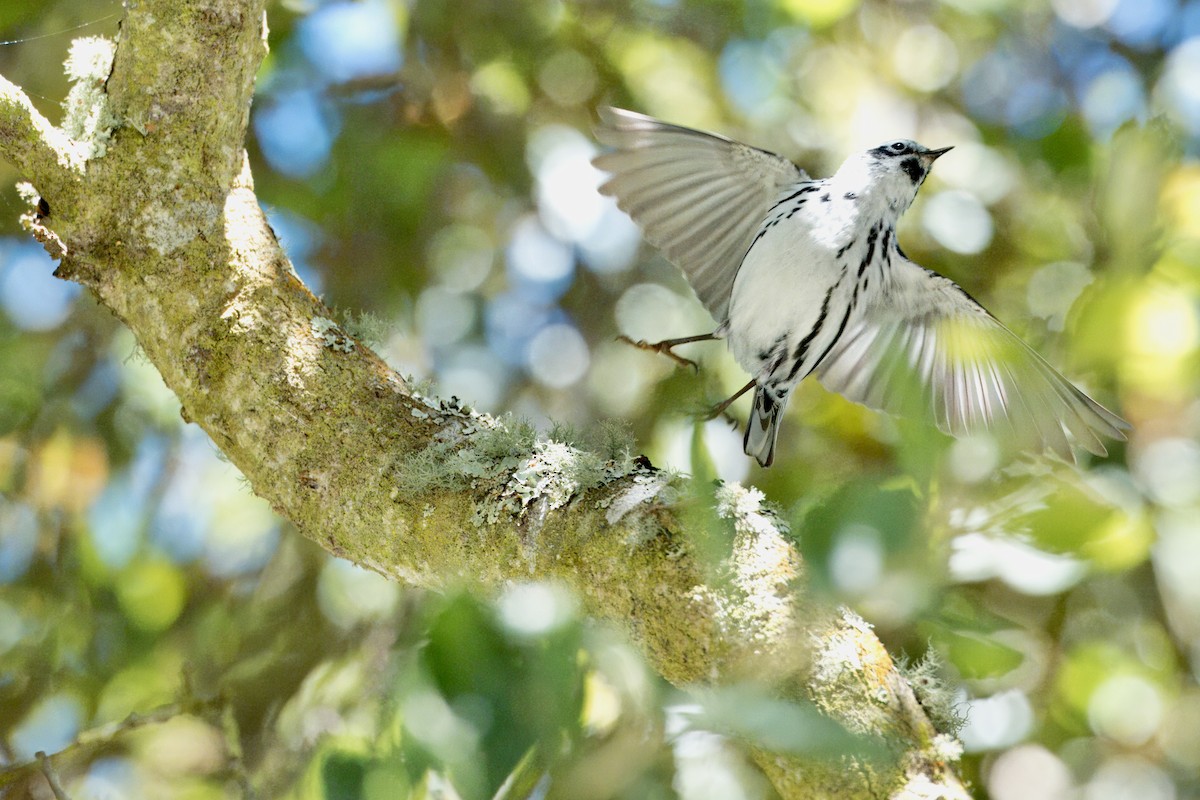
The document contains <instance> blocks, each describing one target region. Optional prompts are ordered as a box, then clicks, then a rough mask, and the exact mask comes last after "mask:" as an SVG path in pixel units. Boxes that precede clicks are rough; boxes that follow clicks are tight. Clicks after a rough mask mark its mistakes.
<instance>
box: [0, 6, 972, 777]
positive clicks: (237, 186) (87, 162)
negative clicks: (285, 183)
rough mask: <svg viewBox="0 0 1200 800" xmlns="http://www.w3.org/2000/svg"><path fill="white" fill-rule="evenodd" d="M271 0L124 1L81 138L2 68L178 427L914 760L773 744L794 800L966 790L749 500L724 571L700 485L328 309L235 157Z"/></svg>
mask: <svg viewBox="0 0 1200 800" xmlns="http://www.w3.org/2000/svg"><path fill="white" fill-rule="evenodd" d="M263 6H264V2H263V0H240V1H239V0H208V1H207V2H193V1H191V0H140V2H138V3H136V4H132V3H131V4H129V6H128V9H127V17H126V20H125V22H124V24H123V25H122V29H121V31H122V33H121V40H120V41H119V42H118V43H117V47H116V51H115V56H114V57H113V59H112V62H111V71H109V69H110V68H109V65H108V64H107V63H105V61H104V59H102V58H99V59H92V60H88V59H82V58H81V60H80V63H81V64H82V65H84V66H85V67H87V69H85V70H84V72H86V73H87V74H85V75H81V76H73V77H75V78H76V81H77V84H78V83H79V82H83V81H92V82H93V83H92V85H91V86H90V91H88V92H84V91H82V90H81V91H80V93H79V95H78V97H79V98H82V100H81V103H82V106H83V107H82V108H80V109H78V112H79V114H80V116H79V117H78V120H82V121H83V122H82V124H79V125H73V126H71V128H70V135H69V136H68V134H67V133H66V132H64V131H63V130H57V129H53V128H51V127H50V126H49V124H48V123H46V121H45V120H44V119H42V118H41V117H40V116H37V115H36V112H33V111H32V107H31V106H29V104H28V102H27V101H26V100H25V99H24V98H23V96H22V95H21V93H20V91H19V90H18V89H16V88H15V87H13V86H12V85H11V84H8V83H3V84H0V153H3V154H4V155H5V156H6V157H7V158H9V159H10V160H12V161H13V162H14V163H15V164H16V165H17V166H18V167H19V168H20V169H21V170H22V171H23V172H24V173H25V176H26V177H27V179H28V180H29V181H31V182H32V184H33V185H34V186H35V187H36V188H37V191H38V192H39V193H40V195H41V202H40V203H39V204H38V205H39V209H40V210H39V211H38V213H37V215H36V216H37V222H38V224H39V225H41V226H42V227H43V228H44V231H45V233H46V234H47V235H49V234H50V233H51V232H52V234H53V236H55V237H57V239H58V240H60V241H61V243H62V249H61V251H60V252H59V255H60V256H61V265H60V268H59V273H58V274H60V275H62V276H64V277H68V278H71V279H74V280H77V281H79V282H80V283H82V284H84V285H86V286H88V287H89V288H90V289H91V290H92V291H93V292H94V293H95V295H96V296H97V297H98V298H99V299H100V301H101V302H103V303H104V304H105V305H106V306H107V307H108V308H110V309H111V310H112V311H113V312H114V313H115V314H117V315H118V316H119V317H120V318H121V319H122V320H124V321H125V323H126V324H127V325H128V326H129V327H130V329H131V330H132V331H133V332H134V333H135V334H136V336H137V338H138V341H139V342H140V344H141V346H142V348H143V349H144V351H145V353H146V355H147V356H148V357H149V358H150V360H151V361H152V362H153V363H154V365H155V366H156V367H157V368H158V370H159V371H160V372H161V373H162V376H163V378H164V379H165V381H166V383H167V385H168V386H170V387H171V389H172V390H173V391H174V392H175V393H176V394H177V395H178V397H179V399H180V402H181V403H182V406H183V414H184V416H185V418H187V419H189V420H191V421H193V422H195V423H196V424H197V425H200V426H201V427H202V428H203V429H204V430H205V431H207V433H208V434H209V435H210V436H211V437H212V440H213V441H214V442H215V443H216V445H217V446H218V447H219V448H220V449H221V450H222V451H223V452H224V453H225V454H226V455H227V456H228V457H229V459H230V460H231V461H232V462H233V463H235V464H236V465H237V466H238V467H239V468H240V469H241V471H242V472H243V473H244V474H245V475H246V477H247V478H248V480H249V481H250V484H251V485H252V486H253V488H254V491H255V492H256V493H258V494H259V495H261V496H262V497H264V498H266V499H267V500H268V501H269V502H270V503H271V505H272V506H273V507H274V508H275V509H276V511H278V512H279V513H280V514H281V515H282V516H284V517H286V518H288V519H290V520H291V521H293V522H294V523H295V524H296V526H297V527H298V529H299V530H300V531H301V532H303V534H304V535H305V536H308V537H309V538H311V539H313V540H314V541H316V542H318V543H320V544H321V545H322V546H323V547H325V548H326V549H328V550H329V551H331V552H333V553H336V554H337V555H340V556H344V557H346V558H348V559H351V560H353V561H355V562H357V563H359V564H362V565H365V566H368V567H370V568H372V569H375V570H377V571H379V572H381V573H383V574H385V575H388V576H391V577H393V578H395V579H397V580H400V581H405V582H407V583H411V584H414V585H419V586H425V587H433V588H437V587H442V586H446V585H448V584H453V583H469V584H472V585H476V586H480V587H485V588H487V587H496V586H499V585H501V584H503V583H504V582H507V581H512V580H522V579H530V578H541V579H551V580H557V581H561V582H563V583H565V584H567V585H569V586H571V587H572V588H573V589H574V590H575V591H576V592H577V593H578V594H579V595H580V596H581V597H582V598H583V599H584V602H585V604H586V607H587V609H588V611H589V613H591V614H593V615H595V616H597V617H600V618H604V619H607V620H610V621H612V622H613V623H615V624H617V625H619V626H621V627H623V628H624V629H625V630H627V631H628V632H629V635H630V636H631V637H632V638H633V640H635V641H636V642H638V643H639V644H640V645H641V647H642V648H643V649H644V651H645V653H646V654H647V657H648V658H649V659H650V661H651V662H652V663H653V664H654V665H655V667H656V668H657V669H658V670H659V671H660V672H661V673H662V674H663V675H664V676H665V677H666V678H668V679H669V680H671V681H673V682H675V683H678V684H687V683H696V682H708V683H721V682H727V681H734V680H741V679H745V678H748V677H753V678H754V679H756V680H760V681H761V680H766V681H767V682H769V683H770V685H772V686H774V687H775V688H776V690H777V691H778V692H779V693H780V694H781V695H783V696H791V697H807V698H810V699H812V700H814V701H815V702H816V703H817V704H818V706H820V707H821V708H823V709H824V710H825V711H827V712H828V713H829V714H830V715H831V716H833V717H835V718H837V719H839V720H841V721H842V722H844V723H845V724H847V725H848V726H849V727H851V728H853V729H855V730H860V731H864V732H871V733H875V734H879V735H882V736H884V737H886V739H887V741H888V743H889V747H890V749H891V750H892V751H893V752H894V754H895V758H894V760H893V761H892V763H890V764H886V765H883V766H879V765H873V766H871V767H870V768H868V767H865V766H864V767H861V768H854V769H848V768H844V767H839V768H837V769H831V768H829V767H828V766H822V765H820V764H813V763H805V762H802V761H799V760H796V759H787V758H779V757H776V756H774V755H772V754H768V753H759V754H758V755H757V756H756V757H757V758H758V760H759V763H760V764H761V765H762V766H763V768H764V769H765V770H766V772H767V773H768V774H769V775H770V776H771V778H772V780H773V781H774V783H775V786H776V787H777V788H778V790H779V792H780V794H781V795H782V796H784V797H805V798H821V797H831V798H832V797H837V798H855V797H876V796H884V795H889V794H898V793H902V792H905V791H907V792H908V795H907V796H911V797H918V796H922V797H926V796H937V795H936V794H931V793H929V792H928V791H926V789H936V790H937V791H940V792H942V793H943V795H942V796H947V797H959V796H965V794H963V793H962V789H961V787H960V786H959V785H958V783H957V781H956V779H955V777H954V774H953V771H952V769H951V764H952V762H953V760H954V757H955V752H956V751H955V749H954V746H953V742H952V741H948V740H946V739H944V738H942V737H939V736H938V735H937V732H936V731H934V729H933V727H932V726H931V725H930V723H929V721H928V719H927V718H926V716H925V714H924V713H923V712H922V710H921V708H920V706H919V705H918V704H917V703H916V701H915V699H914V698H913V695H912V692H911V690H910V689H909V687H908V685H907V684H906V683H905V681H904V680H903V679H902V678H901V677H900V676H899V674H898V673H897V672H896V670H895V667H894V665H893V664H892V662H891V660H890V658H888V656H887V654H886V652H884V651H883V649H882V647H881V646H880V645H879V642H878V641H877V640H876V639H875V637H874V636H873V634H872V633H871V631H870V629H869V628H868V627H867V626H866V625H865V624H864V623H862V622H861V620H858V619H857V618H856V617H854V616H853V615H852V614H850V613H849V612H846V611H841V610H837V609H833V608H827V607H823V606H821V605H820V604H819V603H815V602H810V601H809V600H808V599H806V597H805V595H804V592H803V590H802V583H803V581H802V577H803V576H802V568H801V562H800V558H799V556H798V554H797V552H796V549H795V547H794V545H793V544H792V542H791V541H790V540H789V539H788V537H787V536H786V532H785V530H784V529H783V526H782V525H781V524H780V521H779V520H778V519H776V518H775V517H774V516H773V515H771V514H770V513H768V512H767V511H765V510H764V509H763V508H762V505H761V499H762V498H761V495H760V494H758V493H757V492H756V491H754V490H746V489H742V488H740V487H737V486H728V487H724V488H723V489H722V490H720V491H719V492H718V493H717V495H716V497H715V503H714V502H711V501H713V500H714V498H712V497H709V498H708V501H710V502H709V504H708V505H709V511H710V512H711V508H712V506H713V505H714V504H715V506H716V511H717V517H716V519H717V520H719V521H718V522H717V523H716V524H718V525H724V526H726V529H727V532H731V535H732V539H731V544H732V549H731V550H730V551H729V554H728V555H727V557H726V558H724V560H722V561H721V563H720V564H716V565H714V564H712V563H710V561H709V559H707V558H706V557H705V556H704V554H703V553H702V552H701V549H700V548H698V547H697V546H696V541H697V538H696V537H697V535H698V534H697V531H695V530H693V526H694V525H695V520H696V519H697V515H696V513H695V508H696V506H697V503H698V502H699V501H698V499H697V496H696V495H695V494H694V492H693V487H691V486H689V484H688V483H687V482H686V481H684V480H680V479H675V478H672V477H670V476H668V475H666V474H664V473H662V472H660V471H658V470H655V469H653V468H652V467H651V466H649V465H648V464H647V463H646V462H644V461H641V460H631V459H630V458H628V456H626V455H625V454H621V453H615V452H614V453H603V452H594V451H590V450H586V449H582V448H579V447H574V446H571V445H569V444H567V443H564V442H554V441H548V440H539V439H538V438H537V437H536V436H534V435H533V434H532V433H530V432H528V431H524V430H520V429H516V428H513V427H511V426H508V425H506V424H504V423H502V422H499V421H497V420H494V419H492V418H490V417H487V416H485V415H480V414H477V413H475V412H472V411H470V410H468V409H465V408H462V407H460V406H458V405H455V404H446V403H438V402H435V401H432V400H430V399H427V398H425V397H423V396H421V395H420V394H419V393H417V392H416V391H414V389H413V388H412V387H411V386H409V384H408V383H407V382H406V381H405V380H404V379H403V378H401V377H400V376H398V375H396V374H395V373H394V372H393V371H392V370H391V369H389V368H388V367H387V366H386V365H385V364H384V363H383V362H382V361H381V360H380V359H379V358H378V356H376V355H375V354H374V353H373V352H372V351H371V350H369V349H367V348H365V347H363V346H362V345H361V344H359V343H358V342H357V341H355V340H354V338H353V337H351V336H350V335H348V334H347V333H346V332H345V331H343V330H342V329H340V328H339V327H338V326H337V325H336V324H335V323H333V322H332V321H331V320H330V312H329V311H328V309H326V308H325V307H324V306H323V305H322V303H321V302H320V301H319V300H317V298H315V297H314V296H313V295H312V293H311V292H309V291H308V289H307V288H306V287H305V286H304V285H303V284H302V283H301V282H300V280H299V279H298V278H297V277H296V275H295V273H294V272H293V271H292V268H291V265H290V264H289V262H288V260H287V257H286V256H285V254H284V253H283V252H282V250H281V249H280V247H279V244H278V242H277V241H276V239H275V236H274V235H273V233H272V231H271V229H270V228H269V226H268V225H267V223H266V220H265V218H264V216H263V213H262V210H261V208H260V207H259V204H258V201H257V198H256V197H255V194H254V189H253V183H252V180H251V176H250V173H249V169H248V167H247V165H246V162H245V155H244V152H243V150H242V142H243V138H244V136H245V131H246V125H247V120H248V112H249V106H250V100H251V96H252V93H253V76H254V74H255V70H256V68H257V66H258V64H259V63H260V61H261V59H262V58H263V56H264V54H265V44H264V41H265V23H264V17H263ZM94 54H95V53H93V55H94ZM87 65H90V67H89V66H87ZM101 84H103V87H104V91H98V90H97V88H98V87H99V86H100V85H101ZM89 104H90V105H89ZM64 154H65V155H64ZM72 159H74V160H72ZM43 212H46V213H43ZM701 499H703V498H701ZM708 518H710V519H712V515H711V513H709V517H708ZM906 787H907V788H906Z"/></svg>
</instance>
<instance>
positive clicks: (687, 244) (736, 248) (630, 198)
mask: <svg viewBox="0 0 1200 800" xmlns="http://www.w3.org/2000/svg"><path fill="white" fill-rule="evenodd" d="M596 138H597V139H599V140H600V141H601V142H602V143H604V144H607V145H610V146H612V147H613V148H615V150H614V151H613V152H610V153H604V154H603V155H600V156H597V157H596V159H595V160H594V162H593V163H594V164H595V165H596V166H597V167H598V168H599V169H602V170H604V171H606V172H609V173H612V175H611V177H610V178H609V179H608V181H607V182H605V183H604V185H602V186H601V187H600V191H601V192H602V193H603V194H607V195H612V196H614V197H616V198H617V205H618V206H619V207H620V208H621V209H622V210H623V211H625V212H626V213H627V214H629V216H630V217H632V218H633V220H634V222H636V223H637V224H638V225H639V226H641V228H642V231H643V233H644V235H645V237H646V240H647V241H648V242H650V243H651V244H653V245H654V246H655V247H658V248H659V249H660V250H662V252H663V254H664V255H666V257H667V258H668V259H670V260H671V262H672V263H673V264H675V265H676V266H677V267H679V268H680V269H682V270H683V273H684V275H686V276H687V279H688V282H689V283H690V284H691V285H692V289H693V290H695V292H696V294H697V296H699V298H700V302H702V303H703V304H704V307H705V308H707V309H708V310H709V313H711V314H712V315H713V317H714V318H715V319H716V320H717V321H718V322H724V321H725V318H726V311H727V308H728V305H729V294H730V292H731V291H732V289H733V279H734V277H735V276H736V275H737V271H738V267H740V266H741V263H742V258H743V257H744V256H745V255H746V251H747V250H748V249H749V247H750V243H751V241H752V240H753V238H754V235H755V233H756V232H757V231H758V226H759V225H760V224H761V223H762V221H763V220H764V219H765V218H766V216H767V211H768V210H769V209H770V208H771V205H772V204H773V203H775V201H776V200H778V199H779V195H780V192H781V191H782V190H783V189H785V188H787V187H788V186H791V185H793V184H795V183H798V182H799V181H803V180H807V179H808V176H807V175H805V173H804V171H803V170H801V169H800V168H799V167H797V166H796V165H795V164H793V163H792V162H791V161H788V160H787V159H786V158H783V157H782V156H777V155H775V154H774V153H768V152H767V151H765V150H759V149H757V148H754V147H750V146H748V145H744V144H739V143H737V142H735V141H732V140H730V139H726V138H725V137H723V136H717V135H715V134H711V133H702V132H700V131H694V130H691V129H690V128H681V127H678V126H676V125H668V124H667V123H665V122H659V121H658V120H656V119H653V118H651V117H647V116H643V115H642V114H635V113H634V112H632V111H625V110H623V109H619V108H607V109H601V111H600V124H599V125H598V126H597V128H596Z"/></svg>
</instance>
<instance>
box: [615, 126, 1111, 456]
mask: <svg viewBox="0 0 1200 800" xmlns="http://www.w3.org/2000/svg"><path fill="white" fill-rule="evenodd" d="M597 137H598V138H599V139H600V141H601V142H602V143H604V144H606V145H609V146H611V147H612V148H614V149H613V150H612V151H611V152H607V153H604V154H602V155H600V156H598V157H597V158H596V159H595V162H594V163H595V165H596V166H597V167H598V168H599V169H602V170H604V171H606V172H608V173H610V174H611V177H609V178H608V180H607V181H606V182H605V183H604V184H603V185H602V186H601V187H600V191H601V192H603V193H604V194H607V195H612V196H615V197H616V199H617V205H618V206H619V207H620V208H621V209H623V210H624V211H625V212H626V213H628V214H629V215H630V216H631V217H632V218H633V220H634V221H635V222H636V223H637V224H638V225H639V226H641V228H642V231H643V233H644V235H645V237H646V239H647V241H649V242H650V243H651V244H653V245H655V246H657V247H658V248H659V249H660V250H662V252H663V253H664V254H665V255H666V257H667V258H668V259H670V260H671V261H672V262H673V263H674V264H675V265H676V266H678V267H679V268H680V269H682V270H683V272H684V274H685V275H686V276H687V279H688V281H689V282H690V283H691V286H692V288H693V289H694V290H695V292H696V294H697V295H698V296H699V298H700V301H701V302H702V303H703V304H704V306H705V307H706V308H707V309H708V310H709V312H710V313H711V314H712V315H713V317H714V318H715V319H716V320H717V321H718V322H719V325H718V326H717V329H716V330H715V331H714V332H712V333H710V334H703V335H701V336H691V337H686V338H683V339H670V340H666V341H663V342H658V343H657V344H646V343H644V342H641V343H638V344H639V345H640V346H643V347H647V348H650V349H654V350H657V351H659V352H663V353H666V354H668V355H670V356H671V357H673V358H675V359H676V360H679V361H685V359H682V358H681V357H679V356H677V355H676V354H674V353H673V352H672V351H671V348H672V347H674V346H676V345H679V344H683V343H685V342H690V341H701V340H706V339H727V340H728V345H729V349H730V351H731V352H732V353H733V356H734V358H735V359H736V360H737V362H738V363H739V364H740V365H741V366H742V367H743V368H744V369H745V370H746V371H747V372H748V373H750V374H751V375H752V376H753V379H752V380H751V381H750V382H749V383H747V384H746V385H745V386H744V387H743V388H742V389H741V390H740V391H738V392H737V393H736V394H735V395H734V396H733V397H731V398H729V400H727V401H726V402H725V403H723V404H721V405H720V406H718V408H719V409H722V410H723V409H724V408H725V407H727V406H728V404H729V403H730V402H732V401H733V400H734V399H736V398H737V397H740V396H741V395H742V394H744V393H745V392H746V391H748V390H749V389H751V388H753V389H754V409H753V411H752V412H751V414H750V420H749V423H748V425H747V428H746V435H745V440H744V445H745V451H746V454H747V455H751V456H754V457H755V458H756V459H758V462H759V463H760V464H762V465H763V466H769V465H770V464H771V462H772V461H773V460H774V458H775V440H776V436H777V433H778V427H779V418H780V416H781V415H782V413H783V409H784V407H785V406H786V404H787V400H788V395H789V393H790V392H791V391H792V389H793V388H795V386H796V384H798V383H799V382H800V381H802V380H803V379H804V378H806V377H808V376H809V375H810V374H813V373H815V374H816V375H817V377H818V378H819V379H820V381H821V383H823V384H824V385H825V386H826V387H827V388H829V389H831V390H833V391H836V392H840V393H841V394H843V395H845V396H846V397H848V398H849V399H851V400H854V401H857V402H859V403H863V404H864V405H867V406H870V407H872V408H876V409H881V410H885V411H890V412H893V413H903V414H913V413H925V414H929V413H932V414H933V418H934V421H935V422H936V423H937V425H938V427H939V428H941V429H942V430H944V431H946V432H947V433H950V434H953V435H955V436H962V435H965V434H969V433H973V432H981V431H987V432H989V433H991V434H992V435H994V436H996V437H997V438H1000V439H1003V440H1005V441H1006V442H1012V443H1014V444H1015V445H1016V446H1018V447H1023V448H1028V449H1036V450H1043V449H1045V448H1049V449H1051V450H1052V451H1054V452H1055V453H1057V454H1059V455H1060V456H1062V457H1064V458H1068V459H1070V458H1072V457H1073V453H1072V451H1071V442H1075V443H1078V444H1079V445H1080V446H1082V447H1084V448H1086V449H1087V450H1089V451H1090V452H1092V453H1094V454H1097V455H1104V454H1105V452H1106V451H1105V448H1104V444H1103V442H1101V441H1100V438H1099V436H1098V435H1097V434H1103V435H1105V436H1109V437H1112V438H1115V439H1124V438H1125V437H1124V434H1123V433H1122V430H1124V429H1128V427H1129V425H1128V423H1126V422H1125V421H1124V420H1122V419H1121V418H1120V417H1118V416H1117V415H1115V414H1113V413H1112V412H1110V411H1108V410H1107V409H1105V408H1104V407H1102V406H1101V405H1100V404H1098V403H1096V402H1095V401H1094V400H1092V399H1091V398H1090V397H1088V396H1087V395H1086V394H1084V393H1083V392H1082V391H1080V390H1079V389H1078V388H1076V387H1075V386H1074V385H1072V384H1071V382H1070V381H1068V380H1067V379H1066V378H1064V377H1063V376H1062V375H1060V374H1059V373H1058V372H1057V371H1055V369H1054V368H1053V367H1051V366H1050V365H1049V364H1048V363H1046V361H1045V360H1044V359H1042V357H1041V356H1039V355H1038V354H1037V353H1035V352H1034V351H1033V350H1032V349H1030V348H1029V346H1028V345H1026V344H1025V343H1024V342H1022V341H1021V340H1020V339H1019V338H1017V336H1016V335H1015V334H1013V333H1012V332H1011V331H1009V330H1008V328H1006V327H1004V325H1002V324H1001V323H1000V322H999V321H997V320H996V318H995V317H993V316H992V315H991V314H989V313H988V312H987V310H985V309H984V308H983V306H981V305H979V303H977V302H976V301H975V300H974V299H973V298H971V296H970V295H968V294H967V293H966V292H965V291H964V290H963V289H962V288H961V287H959V286H958V285H957V284H956V283H954V282H953V281H951V280H949V279H948V278H945V277H943V276H941V275H939V274H937V273H935V272H933V271H931V270H927V269H925V268H923V267H920V266H918V265H917V264H915V263H913V262H912V261H910V260H909V259H908V258H907V257H906V256H905V255H904V253H903V252H901V250H900V247H899V245H898V244H897V241H896V231H895V226H896V223H897V221H898V220H899V219H900V216H901V215H902V214H903V213H904V212H905V210H907V209H908V207H909V205H911V203H912V201H913V199H914V198H915V197H916V194H917V190H918V189H919V188H920V186H921V184H922V183H923V182H924V180H925V177H926V176H927V175H928V174H929V170H930V167H931V166H932V165H933V162H934V161H935V160H936V159H937V158H938V157H940V156H941V155H943V154H944V153H946V151H948V150H949V149H950V148H948V147H946V148H942V149H940V150H931V149H929V148H927V147H923V146H922V145H920V144H917V143H916V142H913V141H909V140H906V139H902V140H899V141H894V142H888V143H887V144H883V145H880V146H879V147H876V148H873V149H871V150H867V151H866V152H863V153H859V154H858V155H854V156H851V157H850V158H848V159H847V160H846V161H845V163H843V164H842V166H841V167H840V168H839V169H838V171H837V173H836V174H834V175H833V176H832V177H830V178H824V179H820V180H818V179H813V178H810V177H809V176H808V175H807V174H806V173H805V172H804V170H802V169H800V168H799V167H797V166H796V165H795V164H793V163H792V162H791V161H789V160H787V159H786V158H783V157H781V156H778V155H775V154H774V153H769V152H767V151H765V150H759V149H757V148H754V147H750V146H748V145H744V144H740V143H738V142H734V141H732V140H730V139H726V138H725V137H723V136H718V135H715V134H710V133H703V132H701V131H695V130H691V129H689V128H683V127H679V126H676V125H669V124H667V123H665V122H660V121H658V120H656V119H652V118H650V117H647V116H643V115H641V114H635V113H634V112H632V111H625V110H622V109H616V108H612V109H604V110H602V111H601V122H600V125H599V127H598V128H597Z"/></svg>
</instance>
